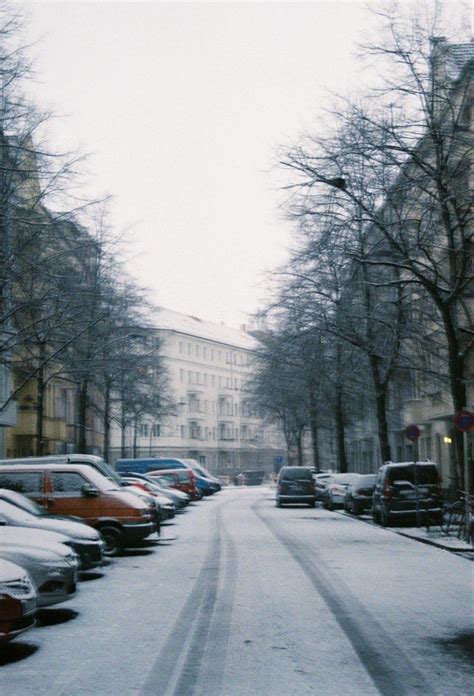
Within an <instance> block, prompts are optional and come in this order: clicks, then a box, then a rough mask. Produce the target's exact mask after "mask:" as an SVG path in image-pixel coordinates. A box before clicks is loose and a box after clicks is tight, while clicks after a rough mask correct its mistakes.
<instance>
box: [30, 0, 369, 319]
mask: <svg viewBox="0 0 474 696" xmlns="http://www.w3.org/2000/svg"><path fill="white" fill-rule="evenodd" d="M26 6H27V12H28V14H29V17H30V32H31V34H32V36H34V37H36V38H40V39H41V40H40V43H39V45H38V46H37V47H36V49H35V53H36V55H37V60H36V68H37V71H38V74H39V77H40V79H41V84H40V85H38V91H37V95H38V101H39V102H40V103H41V104H42V105H43V106H46V107H48V108H49V107H51V108H52V109H53V110H54V111H55V112H57V113H60V114H67V118H66V119H64V120H63V121H62V122H61V121H58V122H56V123H55V124H54V132H55V133H57V137H58V139H61V142H64V141H66V142H67V143H68V144H71V145H73V144H79V145H80V146H81V147H82V149H83V150H85V151H88V152H91V153H92V158H91V161H90V165H89V166H90V169H91V170H92V172H93V179H92V184H93V188H94V190H95V191H96V192H97V193H103V192H109V193H111V194H112V195H113V197H114V200H113V204H112V209H113V215H114V220H115V223H116V225H117V227H118V228H128V227H130V226H131V229H130V231H129V234H128V236H129V238H130V239H131V240H132V246H131V248H130V253H131V254H132V255H133V261H132V262H130V263H129V267H130V270H131V272H132V274H133V275H134V276H135V277H136V278H137V280H138V281H139V282H140V283H141V284H143V285H145V286H147V287H149V288H150V289H151V290H152V298H153V299H154V300H155V301H156V302H157V303H159V304H161V305H164V306H166V307H169V308H170V309H175V310H177V311H181V312H185V313H189V314H195V315H198V316H200V317H202V318H205V319H206V318H207V319H211V320H214V321H225V322H226V323H228V324H229V325H234V326H238V325H239V324H241V323H243V322H244V321H245V316H246V314H247V313H250V312H253V311H255V310H256V309H257V308H258V303H259V300H260V299H261V298H262V297H263V295H264V291H263V277H264V272H265V270H266V269H270V268H273V267H275V266H277V265H278V264H279V263H281V262H282V261H283V260H284V259H285V254H286V249H287V247H288V245H289V240H290V230H291V228H290V225H289V223H288V222H286V221H284V220H283V219H282V213H281V212H280V211H279V210H278V207H277V202H278V200H279V198H280V196H281V194H278V193H277V177H276V176H275V175H274V174H273V173H272V165H273V161H274V159H275V149H276V147H277V146H278V145H279V144H282V143H286V142H289V141H294V140H296V139H297V137H298V134H299V133H300V132H301V131H302V129H305V128H310V127H311V124H312V122H313V120H314V117H315V115H316V113H317V111H318V109H319V107H320V105H321V102H322V100H323V99H324V98H325V94H326V90H327V88H329V89H332V90H334V91H344V90H345V89H346V87H347V86H348V85H354V84H357V82H358V80H359V79H360V66H359V65H358V64H357V63H356V62H355V61H354V59H353V53H354V51H355V49H356V44H357V41H358V40H360V38H361V33H362V32H363V30H364V27H365V26H366V24H367V22H368V19H369V17H368V12H367V9H366V5H365V3H361V2H344V1H341V0H334V1H332V2H312V3H298V2H287V3H267V2H261V3H246V2H242V3H227V2H217V3H200V2H187V3H175V2H168V3H161V2H153V3H138V2H122V3H116V2H105V1H103V2H64V1H63V2H60V3H51V2H33V3H31V2H29V3H26Z"/></svg>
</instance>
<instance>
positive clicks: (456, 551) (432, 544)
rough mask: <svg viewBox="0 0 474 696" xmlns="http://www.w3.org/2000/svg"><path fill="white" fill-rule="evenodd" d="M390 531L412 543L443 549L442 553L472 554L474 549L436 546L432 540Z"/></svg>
mask: <svg viewBox="0 0 474 696" xmlns="http://www.w3.org/2000/svg"><path fill="white" fill-rule="evenodd" d="M392 531H393V532H395V534H399V535H400V536H402V537H405V539H413V540H414V541H420V542H421V543H422V544H427V545H428V546H435V547H436V548H437V549H443V550H444V551H450V552H451V553H474V547H471V548H470V549H460V548H459V546H445V545H444V544H438V543H437V542H436V541H433V540H432V539H426V538H425V537H418V536H413V535H411V534H404V533H403V532H398V531H396V530H394V529H393V530H392Z"/></svg>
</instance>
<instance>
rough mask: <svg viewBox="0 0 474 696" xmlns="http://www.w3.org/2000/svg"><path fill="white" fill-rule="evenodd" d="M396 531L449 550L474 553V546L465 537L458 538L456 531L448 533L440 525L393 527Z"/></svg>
mask: <svg viewBox="0 0 474 696" xmlns="http://www.w3.org/2000/svg"><path fill="white" fill-rule="evenodd" d="M393 531H394V532H396V533H397V534H400V535H401V536H405V537H409V538H411V539H416V540H417V541H422V542H424V543H425V544H431V545H432V546H438V547H439V548H441V549H446V550H447V551H458V552H459V551H465V552H466V551H467V552H471V553H473V554H474V547H473V546H472V544H469V543H468V542H467V541H464V540H463V539H458V538H457V536H456V534H455V533H452V534H449V535H448V534H446V533H445V532H443V531H442V530H441V529H440V528H439V527H430V529H429V530H427V529H426V527H402V528H398V529H397V528H395V529H393Z"/></svg>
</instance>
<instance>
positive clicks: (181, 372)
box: [179, 370, 185, 382]
mask: <svg viewBox="0 0 474 696" xmlns="http://www.w3.org/2000/svg"><path fill="white" fill-rule="evenodd" d="M184 376H185V372H184V370H180V371H179V381H180V382H184Z"/></svg>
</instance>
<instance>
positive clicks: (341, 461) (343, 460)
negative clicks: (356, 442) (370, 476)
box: [334, 384, 348, 474]
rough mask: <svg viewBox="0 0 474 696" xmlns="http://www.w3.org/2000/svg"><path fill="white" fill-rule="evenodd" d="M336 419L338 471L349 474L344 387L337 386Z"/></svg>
mask: <svg viewBox="0 0 474 696" xmlns="http://www.w3.org/2000/svg"><path fill="white" fill-rule="evenodd" d="M335 391H336V393H335V409H334V419H335V426H336V447H337V470H338V471H339V472H340V473H341V474H345V473H347V468H348V466H347V455H346V438H345V426H344V409H343V400H342V386H341V385H340V384H336V389H335Z"/></svg>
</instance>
